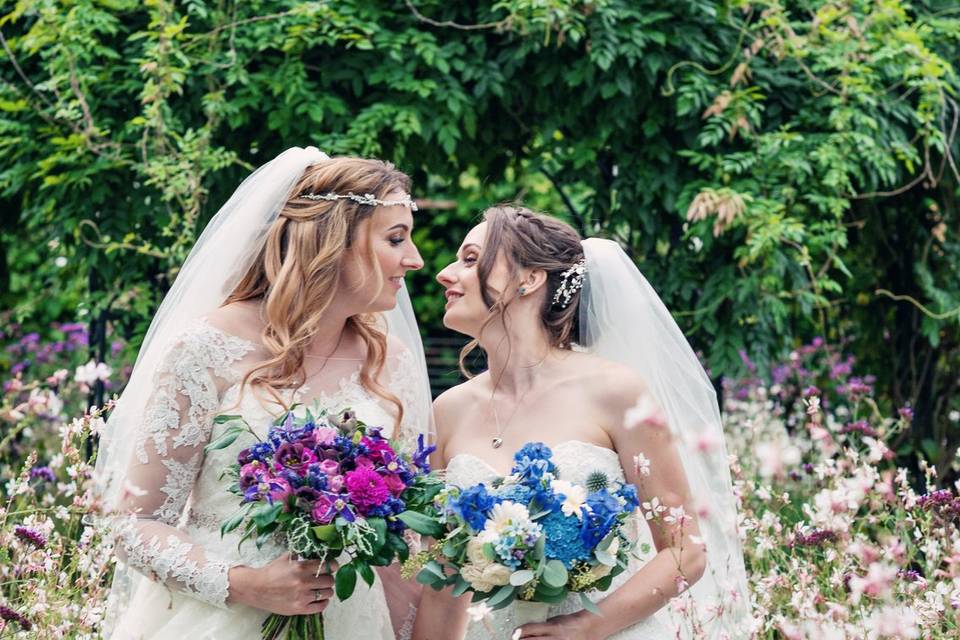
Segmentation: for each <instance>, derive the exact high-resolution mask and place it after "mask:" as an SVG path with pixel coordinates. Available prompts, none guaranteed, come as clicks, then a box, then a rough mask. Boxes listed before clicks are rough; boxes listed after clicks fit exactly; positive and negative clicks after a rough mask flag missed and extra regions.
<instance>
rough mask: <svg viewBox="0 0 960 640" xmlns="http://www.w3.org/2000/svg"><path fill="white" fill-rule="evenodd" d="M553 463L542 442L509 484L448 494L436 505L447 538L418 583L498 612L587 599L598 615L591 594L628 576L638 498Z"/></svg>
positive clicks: (528, 448) (517, 463)
mask: <svg viewBox="0 0 960 640" xmlns="http://www.w3.org/2000/svg"><path fill="white" fill-rule="evenodd" d="M552 456H553V452H552V451H551V450H550V449H549V447H547V446H546V445H544V444H543V443H539V442H534V443H529V444H526V445H525V446H524V447H523V448H522V449H520V450H519V451H518V452H517V453H516V454H515V455H514V466H513V469H512V470H511V472H510V475H509V476H506V477H504V478H497V479H495V480H494V481H492V482H491V483H490V485H489V486H487V485H486V484H482V483H481V484H477V485H473V486H471V487H467V488H463V489H460V488H457V487H453V486H450V487H447V488H446V489H444V490H443V491H442V492H441V493H440V494H439V495H438V496H437V497H436V498H435V506H436V507H437V512H438V513H437V516H438V519H439V520H440V521H441V522H442V523H443V524H444V525H445V527H446V534H445V535H443V536H441V537H440V538H439V539H438V542H437V548H438V549H439V553H434V554H433V556H434V557H433V558H432V559H430V560H429V561H428V562H426V563H425V565H424V566H423V568H422V569H421V570H420V572H419V573H418V575H417V580H418V581H419V582H421V583H423V584H426V585H429V586H431V587H433V588H435V589H438V590H439V589H442V588H444V587H447V586H450V585H453V595H454V596H460V595H462V594H464V593H467V592H471V593H472V594H473V596H472V597H473V601H474V602H479V601H485V602H486V604H487V606H489V607H490V608H491V609H499V608H502V607H505V606H507V605H508V604H510V603H511V602H513V601H514V600H519V601H526V602H541V603H550V604H555V603H559V602H562V601H563V600H565V599H566V598H567V596H568V595H569V594H571V593H580V594H581V601H582V603H583V606H584V608H586V609H588V610H590V611H593V612H595V613H596V612H598V610H597V608H596V606H595V605H594V603H593V602H592V601H591V600H590V599H589V598H587V596H586V592H587V591H591V590H595V589H596V590H601V591H603V590H606V589H608V588H609V587H610V584H611V582H612V580H613V578H614V577H615V576H616V575H617V574H619V573H621V572H622V571H623V570H624V569H626V567H627V562H628V556H629V553H630V551H631V549H632V546H633V544H634V543H633V536H632V535H629V527H628V526H626V523H627V521H628V519H629V518H630V517H631V514H633V512H634V510H635V509H636V508H637V505H638V500H637V492H636V489H635V488H634V486H633V485H631V484H620V483H616V482H613V481H612V480H611V479H610V478H608V477H607V475H606V474H604V473H603V472H600V471H597V472H594V473H591V474H590V475H589V477H588V478H587V482H586V485H587V486H580V485H576V484H573V483H571V482H567V481H565V480H563V479H562V478H561V477H560V476H561V470H559V469H558V468H557V465H556V464H554V462H553V460H552Z"/></svg>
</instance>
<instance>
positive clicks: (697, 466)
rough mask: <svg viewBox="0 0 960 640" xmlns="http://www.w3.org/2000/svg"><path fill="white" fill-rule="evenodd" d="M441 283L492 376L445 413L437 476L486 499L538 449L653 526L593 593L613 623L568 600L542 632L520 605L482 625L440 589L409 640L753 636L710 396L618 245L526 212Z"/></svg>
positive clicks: (447, 401)
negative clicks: (615, 493)
mask: <svg viewBox="0 0 960 640" xmlns="http://www.w3.org/2000/svg"><path fill="white" fill-rule="evenodd" d="M437 280H439V281H440V284H442V285H443V287H444V289H445V295H446V298H447V305H446V311H445V315H444V317H443V322H444V325H446V326H447V327H449V328H451V329H453V330H455V331H458V332H460V333H463V334H465V335H467V336H470V337H471V338H472V340H471V342H470V343H469V344H468V345H467V347H466V348H465V349H464V354H466V353H467V352H469V351H470V350H472V349H473V348H475V347H477V346H479V347H480V348H482V349H483V350H484V352H485V353H486V356H487V362H488V365H489V368H488V370H487V371H484V372H482V373H480V374H478V375H475V376H474V375H471V374H469V372H467V373H468V377H469V378H470V379H469V380H468V381H467V382H465V383H463V384H461V385H459V386H456V387H454V388H452V389H450V390H449V391H447V392H446V393H444V394H443V395H441V396H440V397H439V398H437V400H436V401H435V403H434V414H435V417H436V424H437V447H438V449H437V451H436V454H435V460H434V467H435V468H446V479H447V482H448V483H450V484H453V485H457V486H459V487H462V488H463V487H469V486H473V485H476V484H479V483H487V484H488V485H489V483H490V482H491V481H492V480H493V479H495V478H496V477H498V476H501V477H502V476H506V475H508V474H509V472H510V469H511V467H512V466H513V463H514V459H515V458H514V453H515V452H517V451H519V450H521V449H523V448H524V446H525V445H527V444H528V443H535V442H539V443H543V444H544V445H546V447H549V449H550V450H551V453H552V460H553V462H554V463H555V464H556V467H557V469H558V471H557V474H559V475H558V477H556V478H554V477H553V476H552V475H551V474H550V473H547V474H545V476H544V477H547V476H550V478H551V480H550V481H551V482H553V480H554V479H556V480H561V481H565V482H567V483H573V484H574V485H579V486H580V487H587V486H589V483H588V479H589V478H591V477H596V476H597V474H599V475H600V477H602V478H604V479H605V480H604V482H607V481H609V482H611V483H614V484H615V485H618V486H619V485H625V484H629V485H633V486H634V487H635V489H636V494H637V495H638V496H639V501H640V503H641V504H642V508H641V510H640V511H642V515H641V514H640V513H638V514H637V515H638V516H639V517H638V518H637V519H635V521H634V526H635V534H636V536H637V542H638V544H637V546H636V551H637V557H635V558H633V559H632V560H631V562H630V563H629V566H627V567H626V568H625V571H623V573H621V574H620V575H618V576H616V577H615V578H614V579H613V583H612V586H611V588H610V589H609V590H608V591H605V592H599V591H593V592H589V593H588V596H589V597H590V598H591V599H592V600H595V601H596V602H597V607H598V609H599V611H600V612H601V615H595V614H594V613H591V612H589V611H587V610H586V609H584V608H583V605H582V601H581V599H580V598H579V597H578V595H577V594H572V596H571V597H570V598H568V599H567V600H566V601H563V602H560V603H557V604H556V605H553V606H550V607H549V610H548V609H547V608H546V607H545V606H544V607H540V608H539V610H540V611H541V613H542V614H543V615H544V616H545V619H541V620H539V621H537V620H529V619H525V617H526V615H527V614H529V613H530V612H531V610H533V609H537V607H534V606H532V605H528V604H526V603H524V604H523V605H518V601H514V602H512V603H511V604H509V605H508V606H505V607H500V608H496V610H494V611H490V608H489V607H487V608H486V609H484V607H483V605H482V604H481V605H479V606H478V607H476V608H474V609H473V611H472V614H473V615H472V617H473V618H474V619H473V621H472V622H470V620H468V616H467V605H468V604H469V601H468V598H465V597H460V598H459V599H455V598H453V597H452V595H451V594H450V593H449V590H446V591H441V592H436V591H433V590H431V589H428V590H426V591H424V594H423V599H422V602H421V606H420V609H419V610H418V613H417V621H416V625H415V629H414V638H416V639H417V640H453V639H457V638H463V637H464V634H466V635H465V637H466V638H468V639H469V640H480V639H485V640H486V639H490V638H494V639H497V640H507V639H511V638H512V639H513V640H516V639H517V638H544V639H553V640H561V639H563V640H600V639H602V638H618V639H621V640H641V639H644V640H668V639H673V638H686V637H697V638H746V637H749V636H750V629H749V614H748V604H749V603H748V599H747V598H748V592H747V588H746V579H745V574H744V568H743V556H742V553H741V551H740V545H739V539H738V533H737V526H736V500H735V499H734V496H733V492H732V488H731V484H730V474H729V469H728V466H727V459H726V452H725V450H724V445H723V433H722V429H721V424H720V414H719V409H718V407H717V402H716V397H715V393H714V390H713V386H712V384H711V382H710V380H709V378H707V376H706V374H705V373H704V371H703V368H702V367H701V365H700V363H699V361H698V360H697V358H696V356H695V355H694V353H693V350H692V349H691V348H690V346H689V345H688V344H687V342H686V339H685V338H684V336H683V334H682V333H681V332H680V329H679V328H678V327H677V325H676V323H675V322H674V321H673V318H672V317H671V316H670V313H669V312H668V311H667V309H666V308H665V307H664V306H663V303H662V302H661V301H660V299H659V297H657V294H656V292H655V291H654V290H653V288H652V287H651V286H650V284H649V283H647V281H646V280H645V279H644V278H643V276H642V275H641V274H640V272H639V271H638V270H637V268H636V266H634V264H633V262H632V261H631V260H630V259H629V258H628V257H627V256H626V254H625V253H624V252H623V250H622V249H621V248H620V247H619V245H617V244H616V243H614V242H611V241H609V240H600V239H597V238H589V239H587V240H581V238H580V236H579V235H578V234H577V232H576V231H575V230H574V229H573V228H572V227H570V226H569V225H568V224H566V223H564V222H562V221H560V220H558V219H556V218H552V217H550V216H547V215H543V214H538V213H535V212H533V211H530V210H529V209H526V208H523V207H513V206H502V207H494V208H492V209H489V210H488V211H487V212H486V213H485V215H484V219H483V221H482V222H481V223H480V224H478V225H477V226H475V227H474V228H473V229H471V230H470V232H469V233H468V234H467V236H466V237H465V238H464V240H463V243H462V244H461V246H460V248H459V250H458V251H457V258H456V260H455V261H454V262H453V263H452V264H450V265H448V266H447V267H446V268H444V269H443V270H442V271H441V272H440V273H439V274H438V276H437ZM462 363H463V356H461V366H462ZM548 511H549V510H544V511H541V512H540V513H539V514H538V515H537V516H532V517H534V518H536V517H543V516H544V515H545V514H546V513H547V512H548ZM544 535H546V534H544ZM564 539H565V540H566V538H564ZM574 539H576V536H574ZM547 544H548V545H549V544H550V542H549V541H548V542H547ZM565 544H573V543H565ZM645 550H646V551H645ZM571 566H572V565H571ZM503 568H504V569H506V571H503V572H500V574H498V576H497V578H496V580H499V581H497V582H490V581H488V582H489V584H487V586H486V589H487V590H488V591H490V592H491V593H492V587H491V586H490V585H493V587H495V588H498V589H500V588H501V586H502V587H504V588H509V587H507V586H506V585H507V583H505V582H503V581H502V580H507V579H509V578H508V576H509V575H510V570H509V569H507V568H506V567H503ZM568 568H569V567H568ZM528 573H529V572H528ZM486 575H487V572H486V571H485V572H484V576H486ZM514 575H516V574H514ZM532 580H535V578H532ZM472 584H473V585H474V586H475V588H484V587H483V586H477V585H478V584H479V583H472ZM510 584H513V585H514V586H523V585H517V583H510ZM527 584H528V583H527ZM498 593H500V592H499V591H498ZM671 601H673V603H672V605H673V606H669V607H668V606H667V603H668V602H671Z"/></svg>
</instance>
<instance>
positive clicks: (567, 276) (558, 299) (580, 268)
mask: <svg viewBox="0 0 960 640" xmlns="http://www.w3.org/2000/svg"><path fill="white" fill-rule="evenodd" d="M586 273H587V259H586V258H580V259H579V260H578V261H577V262H576V263H574V265H573V266H572V267H570V268H569V269H567V270H566V271H564V272H563V273H562V274H560V286H559V287H557V292H556V293H555V294H553V306H555V307H560V308H561V309H565V308H566V307H567V305H569V304H570V300H572V299H573V295H574V294H575V293H576V292H577V291H580V288H581V287H583V276H584V275H585V274H586Z"/></svg>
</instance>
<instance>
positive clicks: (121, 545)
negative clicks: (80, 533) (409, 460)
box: [109, 320, 427, 640]
mask: <svg viewBox="0 0 960 640" xmlns="http://www.w3.org/2000/svg"><path fill="white" fill-rule="evenodd" d="M254 349H255V347H254V344H253V343H251V342H249V341H247V340H244V339H242V338H239V337H237V336H234V335H230V334H228V333H225V332H223V331H222V330H220V329H218V328H216V327H214V326H213V325H211V324H210V323H209V322H207V321H206V320H199V321H196V322H194V323H193V324H192V325H191V326H190V327H188V328H187V329H186V330H185V331H184V332H183V333H182V334H181V336H180V337H179V339H177V340H176V341H175V342H174V346H173V347H172V348H171V349H169V350H168V352H167V353H166V355H165V357H164V360H163V363H162V364H161V365H160V367H159V368H158V370H157V373H156V375H155V377H154V386H153V392H152V396H151V399H150V401H149V402H148V404H147V409H146V412H145V415H144V416H143V424H142V428H141V430H140V433H139V434H138V437H137V441H136V443H135V451H136V457H137V462H138V463H139V464H134V467H133V468H132V469H131V471H130V484H131V486H129V487H127V489H126V490H127V491H128V492H129V494H131V495H132V496H134V497H133V498H131V499H128V501H127V504H128V505H129V504H130V503H131V501H132V502H133V507H134V509H135V510H136V511H137V515H136V516H131V517H129V518H127V519H126V520H125V521H124V522H123V523H122V524H119V525H118V527H117V529H118V531H117V547H118V549H117V550H118V555H119V557H120V558H121V560H122V561H124V562H126V563H127V564H128V565H129V566H131V567H132V568H134V569H135V570H136V572H131V573H132V574H133V575H134V579H133V580H132V581H131V583H130V584H129V585H127V593H119V594H117V596H118V598H119V599H120V600H122V601H124V602H125V603H126V604H125V606H123V610H122V611H118V612H117V615H116V616H115V618H114V624H113V628H112V630H110V634H109V637H111V638H116V639H119V640H127V639H128V638H137V639H139V638H151V639H153V638H156V639H169V640H184V639H186V638H190V639H214V638H217V639H220V638H230V639H231V640H242V639H245V638H248V639H250V640H256V639H259V638H260V625H261V623H262V622H263V620H264V619H265V617H266V616H267V612H265V611H263V610H259V609H254V608H251V607H247V606H243V605H237V604H229V605H228V604H227V603H226V600H227V596H228V580H227V577H228V571H229V570H230V568H231V567H233V566H236V565H247V566H251V567H261V566H263V565H266V564H267V563H269V562H270V561H272V560H274V559H275V558H276V557H278V556H279V555H281V554H282V553H284V552H285V551H286V549H285V548H284V547H283V546H282V544H281V543H280V541H278V540H273V541H268V542H267V543H266V544H264V545H263V546H262V547H261V548H259V549H258V548H257V546H256V544H254V542H253V541H252V540H248V541H246V542H244V543H243V545H239V544H238V543H239V540H240V534H239V533H238V532H239V529H238V530H235V531H234V532H231V533H228V534H227V535H225V536H223V537H221V535H220V524H221V523H222V522H223V521H224V520H225V519H226V518H227V517H229V516H230V515H231V514H233V513H235V512H236V510H237V508H238V506H239V499H238V497H237V496H235V495H233V494H231V493H228V492H227V486H228V484H229V481H228V480H227V479H221V477H220V476H221V472H222V471H223V470H224V469H225V468H226V467H227V466H228V465H229V464H230V463H231V462H233V461H235V460H236V456H237V453H238V452H239V451H240V450H241V449H243V448H245V447H247V446H249V445H250V444H251V442H253V441H254V438H253V436H246V437H241V438H239V439H238V440H237V441H236V442H234V443H233V444H232V445H231V446H229V447H227V448H225V449H221V450H218V451H213V452H210V453H209V454H207V455H204V453H203V448H204V446H205V445H206V444H207V443H208V442H209V441H210V440H211V439H212V438H216V437H217V436H218V435H219V434H220V433H221V432H222V430H223V429H225V428H226V427H225V426H223V425H215V424H214V417H215V416H216V415H218V414H221V413H229V414H239V415H242V416H243V418H244V419H245V420H246V421H247V423H248V424H249V425H250V426H251V427H253V429H254V430H255V431H256V432H257V434H258V436H260V437H261V438H262V437H264V436H265V435H266V431H267V428H268V426H269V424H270V423H271V421H272V420H273V416H271V415H270V413H268V411H267V410H266V409H265V408H264V407H263V406H262V405H261V403H260V402H259V401H258V400H257V398H255V397H254V396H253V395H252V393H246V392H245V393H244V394H243V395H242V397H238V395H239V394H238V392H239V389H240V385H239V382H240V380H241V378H242V375H241V373H242V372H243V371H244V370H245V369H244V366H243V365H245V364H247V360H245V358H247V359H249V357H250V355H251V352H253V351H254ZM339 364H340V365H341V366H347V367H350V368H353V369H354V370H353V372H352V373H349V374H347V373H345V375H344V377H342V378H340V379H339V384H338V385H337V386H336V387H335V388H331V389H329V390H320V389H317V390H316V391H311V389H310V388H309V387H308V386H306V387H301V388H300V389H299V390H298V391H297V392H296V393H295V394H291V396H292V397H291V398H290V400H292V401H296V402H303V403H306V404H310V403H312V401H313V400H317V401H318V402H319V403H320V406H321V407H323V408H327V409H328V410H330V411H336V410H342V409H346V408H351V409H353V410H354V411H356V413H357V415H358V417H359V418H360V419H361V420H362V421H364V422H366V423H367V424H369V425H378V426H379V425H382V426H383V427H384V433H385V434H388V435H389V434H390V432H391V431H392V425H393V424H394V419H393V417H392V416H391V415H390V414H389V413H388V411H387V410H386V409H385V408H384V407H383V406H382V405H381V404H380V402H379V401H378V400H377V399H375V398H374V397H372V396H371V394H370V393H368V392H367V391H366V390H365V389H364V388H363V386H362V385H361V384H360V382H359V368H358V366H359V363H357V362H356V361H349V362H347V363H342V362H341V363H339ZM324 366H326V365H324ZM414 366H415V365H414V361H413V358H412V356H410V354H409V352H406V351H401V352H400V353H399V354H398V353H393V354H391V355H390V357H389V358H388V363H387V372H386V373H387V375H386V377H385V378H384V381H385V382H386V383H387V387H388V388H389V389H390V391H392V392H393V393H394V394H395V395H397V396H398V397H399V398H400V400H401V401H402V402H403V403H404V407H405V409H406V410H405V414H404V419H403V422H402V425H401V433H400V439H401V441H405V442H404V444H405V445H406V446H409V444H410V443H411V442H412V441H413V440H414V439H415V438H416V436H415V433H416V427H417V426H418V425H419V424H420V422H419V421H424V420H427V416H423V415H416V411H415V410H413V411H411V410H409V408H411V407H415V406H418V404H417V403H416V402H415V401H413V398H412V397H411V396H410V394H412V393H414V394H415V393H416V390H415V389H413V388H411V385H412V384H413V383H412V381H413V380H414V379H415V375H414V374H412V373H411V372H412V371H413V369H412V368H413V367H414ZM331 368H334V366H333V365H331ZM326 373H329V370H328V371H327V372H326ZM324 377H325V378H326V379H329V378H330V376H329V375H325V376H324ZM308 384H309V381H308ZM248 388H249V387H248ZM408 399H409V400H410V401H409V402H408ZM387 573H389V571H388V572H387ZM400 588H403V587H400ZM409 606H410V607H411V611H408V612H407V613H408V614H410V613H412V612H413V610H412V606H413V604H412V598H411V599H410V605H409ZM407 622H408V624H407V625H406V627H407V630H404V629H401V632H400V633H399V634H397V635H399V636H400V637H403V636H404V635H407V636H409V630H408V629H409V628H412V616H409V617H408V618H407ZM398 626H399V625H398ZM324 629H325V632H326V638H327V640H348V639H352V638H358V637H363V638H370V639H373V640H394V637H395V634H394V625H393V624H391V618H390V612H389V611H388V607H387V601H386V597H385V592H384V586H383V581H382V580H380V579H378V580H376V581H375V582H374V584H373V586H372V587H368V586H367V584H366V583H365V582H363V581H358V582H357V587H356V591H355V592H354V594H353V596H351V597H350V598H349V599H347V600H346V601H344V602H340V601H338V600H336V598H334V600H333V601H332V602H331V604H330V606H328V607H327V609H326V611H325V612H324Z"/></svg>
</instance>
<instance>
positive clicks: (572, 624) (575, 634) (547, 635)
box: [513, 611, 603, 640]
mask: <svg viewBox="0 0 960 640" xmlns="http://www.w3.org/2000/svg"><path fill="white" fill-rule="evenodd" d="M598 620H599V618H598V617H597V616H596V615H594V614H592V613H590V612H588V611H578V612H576V613H571V614H568V615H563V616H555V617H553V618H550V619H549V620H547V621H546V622H531V623H530V624H525V625H523V626H522V627H519V628H518V629H517V631H519V632H520V634H519V635H517V633H516V631H515V632H514V635H513V637H514V638H537V639H538V640H600V638H602V637H603V636H600V635H597V634H596V630H597V622H598Z"/></svg>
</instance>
